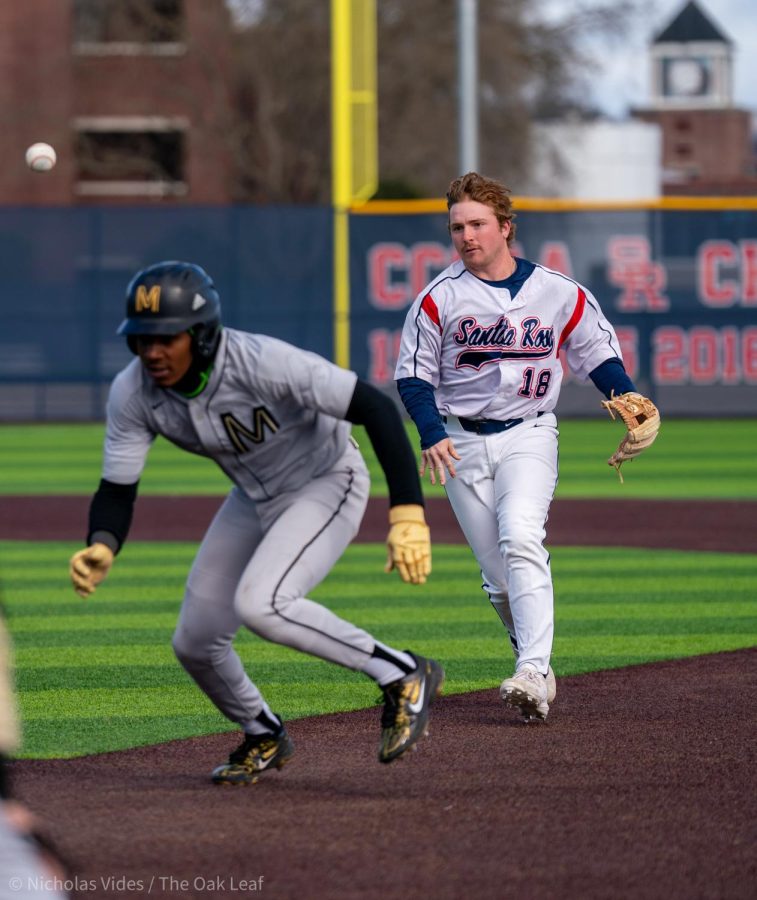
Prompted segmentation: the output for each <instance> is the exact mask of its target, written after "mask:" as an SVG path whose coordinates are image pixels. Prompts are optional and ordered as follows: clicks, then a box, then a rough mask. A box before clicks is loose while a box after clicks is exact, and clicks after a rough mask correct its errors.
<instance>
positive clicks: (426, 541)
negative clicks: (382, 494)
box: [384, 503, 431, 584]
mask: <svg viewBox="0 0 757 900" xmlns="http://www.w3.org/2000/svg"><path fill="white" fill-rule="evenodd" d="M386 546H387V550H388V551H389V555H388V558H387V560H386V567H385V569H384V571H386V572H391V571H392V569H395V568H396V569H397V571H398V572H399V573H400V578H401V579H402V580H403V581H407V582H409V583H410V584H425V583H426V578H427V577H428V576H429V575H430V574H431V534H430V532H429V528H428V525H426V517H425V516H424V514H423V507H422V506H420V505H418V504H416V503H405V504H402V505H400V506H393V507H392V508H391V509H390V510H389V534H388V535H387V538H386Z"/></svg>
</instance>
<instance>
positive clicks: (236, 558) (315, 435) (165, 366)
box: [70, 261, 444, 784]
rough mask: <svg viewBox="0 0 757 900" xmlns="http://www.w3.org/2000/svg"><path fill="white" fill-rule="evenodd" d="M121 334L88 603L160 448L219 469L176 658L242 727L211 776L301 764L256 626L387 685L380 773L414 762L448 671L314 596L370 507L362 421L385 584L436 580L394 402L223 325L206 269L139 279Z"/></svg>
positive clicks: (162, 267) (93, 513)
mask: <svg viewBox="0 0 757 900" xmlns="http://www.w3.org/2000/svg"><path fill="white" fill-rule="evenodd" d="M119 334H123V335H125V336H126V338H127V341H128V343H129V347H130V348H131V349H132V351H133V352H134V353H135V354H136V356H137V358H136V359H134V360H133V361H132V362H131V363H130V364H129V365H128V366H127V367H126V368H125V369H123V370H122V371H121V372H120V373H119V374H118V376H117V377H116V378H115V380H114V382H113V385H112V387H111V390H110V394H109V398H108V404H107V426H106V435H105V447H104V461H103V468H102V479H101V481H100V485H99V487H98V489H97V491H96V493H95V495H94V497H93V499H92V503H91V507H90V515H89V531H88V538H87V546H86V547H85V548H84V549H82V550H80V551H79V552H77V553H76V554H74V556H73V557H72V559H71V570H70V574H71V578H72V581H73V584H74V588H75V589H76V591H77V592H78V593H79V594H81V595H82V596H88V595H89V594H91V593H92V591H94V589H95V588H96V586H97V585H98V584H99V583H100V582H101V581H102V579H103V578H104V577H105V576H106V574H107V573H108V570H109V569H110V566H111V564H112V562H113V559H114V555H115V554H117V553H118V551H119V550H120V548H121V546H122V544H123V542H124V541H125V539H126V536H127V533H128V530H129V526H130V523H131V517H132V510H133V505H134V501H135V499H136V493H137V485H138V482H139V478H140V475H141V473H142V469H143V467H144V465H145V460H146V457H147V454H148V451H149V449H150V446H151V444H152V442H153V440H154V439H155V437H156V435H163V436H164V437H166V438H167V439H168V440H169V441H171V442H172V443H174V444H176V445H177V446H179V447H181V448H183V449H184V450H188V451H189V452H190V453H197V454H199V455H201V456H206V457H210V458H211V459H213V460H214V461H215V462H216V463H218V465H219V466H220V467H221V469H222V470H223V471H224V472H225V473H226V474H227V475H228V477H229V478H230V480H231V481H232V482H233V484H234V487H233V488H232V490H231V493H230V494H229V496H228V497H227V499H226V500H225V502H224V503H223V505H222V506H221V508H220V509H219V511H218V513H217V514H216V516H215V518H214V519H213V522H212V523H211V525H210V527H209V529H208V531H207V534H206V535H205V537H204V539H203V541H202V544H201V546H200V548H199V551H198V553H197V557H196V559H195V561H194V564H193V566H192V569H191V571H190V573H189V577H188V580H187V584H186V591H185V595H184V602H183V605H182V608H181V613H180V616H179V622H178V625H177V628H176V632H175V634H174V638H173V647H174V650H175V652H176V655H177V657H178V659H179V660H180V662H181V663H182V665H183V666H184V668H185V669H186V670H187V672H188V673H189V674H190V675H191V676H192V678H193V679H194V680H195V681H196V682H197V684H198V685H199V687H200V688H201V689H202V690H203V691H204V692H205V694H206V695H207V696H208V697H209V698H210V699H211V700H212V701H213V703H215V705H216V706H217V707H218V709H219V710H220V711H221V712H222V713H223V714H224V715H225V716H226V717H227V718H229V719H230V720H231V721H232V722H236V723H237V724H238V725H239V726H240V728H241V729H242V731H243V732H244V735H243V740H242V743H241V744H240V746H239V747H238V748H237V749H236V750H235V751H234V752H233V753H232V754H231V756H230V758H229V762H228V763H225V764H223V765H220V766H218V768H216V769H215V770H214V772H213V775H212V778H213V781H214V782H215V783H217V784H251V783H254V782H255V781H257V779H258V777H259V776H260V775H261V773H263V772H265V771H267V770H271V769H274V768H281V766H283V765H284V764H285V763H286V762H287V761H288V760H289V759H290V758H291V756H292V754H293V746H292V741H291V739H290V738H289V736H288V734H287V731H286V728H285V726H284V724H283V722H282V721H281V719H280V717H279V716H278V715H276V713H274V712H273V711H272V710H271V709H270V708H269V706H268V704H267V703H266V701H265V699H264V698H263V696H262V695H261V693H260V691H259V690H258V688H257V687H256V686H255V684H254V683H253V682H252V681H251V680H250V678H249V676H248V675H247V673H246V672H245V670H244V668H243V666H242V663H241V660H240V659H239V656H238V655H237V653H236V652H235V650H234V648H233V646H232V640H233V638H234V635H235V634H236V632H237V631H238V629H239V628H240V627H241V626H246V627H247V628H249V629H250V630H251V631H253V632H255V633H256V634H258V635H260V636H261V637H264V638H266V639H268V640H270V641H274V642H276V643H279V644H285V645H286V646H288V647H294V648H296V649H297V650H301V651H303V652H305V653H310V654H313V655H314V656H318V657H320V658H321V659H326V660H330V661H331V662H334V663H339V664H340V665H343V666H346V667H348V668H350V669H354V670H356V671H361V672H364V673H365V674H366V675H367V676H368V677H370V678H372V679H374V680H375V681H376V682H377V684H378V685H379V686H380V687H381V688H382V689H383V693H384V701H385V702H384V710H383V715H382V720H381V725H382V735H381V742H380V748H379V760H380V761H381V762H391V761H392V760H394V759H396V758H397V757H399V756H401V755H402V754H403V753H405V752H406V751H407V750H408V749H409V748H411V747H412V746H413V745H414V744H415V743H416V742H417V740H418V739H419V738H420V737H421V735H423V734H424V733H425V731H426V725H427V719H428V708H429V705H430V703H431V702H432V700H433V699H434V697H435V696H436V695H437V694H438V693H439V692H440V690H441V686H442V683H443V679H444V672H443V669H442V667H441V666H440V665H439V664H438V663H436V662H435V661H434V660H430V659H425V658H423V657H421V656H419V655H417V654H414V653H411V652H409V651H401V650H396V649H394V648H392V647H389V646H387V645H385V644H382V643H381V642H380V641H377V640H376V639H375V638H374V637H372V636H371V635H370V634H368V633H367V632H365V631H363V630H362V629H361V628H358V627H357V626H355V625H352V624H350V623H349V622H346V621H344V620H343V619H341V618H339V617H338V616H336V615H334V613H332V612H331V611H329V610H328V609H326V608H325V607H323V606H321V605H320V604H318V603H314V602H313V601H312V600H309V599H307V594H308V592H309V591H310V590H312V588H313V587H315V586H316V585H317V584H318V583H319V582H320V581H322V580H323V579H324V578H325V577H326V575H327V574H328V573H329V571H330V570H331V568H332V567H333V565H334V564H335V563H336V561H337V560H338V559H339V557H340V556H341V555H342V553H343V551H344V549H345V548H346V547H347V545H348V544H349V543H350V541H351V540H352V539H353V538H354V537H355V535H356V533H357V531H358V528H359V525H360V521H361V519H362V516H363V512H364V510H365V507H366V503H367V500H368V492H369V478H368V472H367V469H366V466H365V463H364V461H363V458H362V456H361V454H360V452H359V450H358V449H357V445H356V444H355V442H354V441H353V440H352V438H351V436H350V423H351V422H352V423H358V424H364V425H365V427H366V430H367V432H368V435H369V438H370V440H371V442H372V444H373V446H374V449H375V451H376V455H377V457H378V460H379V462H380V464H381V466H382V468H383V470H384V473H385V475H386V478H387V483H388V487H389V504H390V508H389V524H390V530H389V536H388V538H387V545H388V550H389V560H388V562H387V571H390V570H391V569H392V568H397V569H398V571H399V574H400V576H401V577H402V578H403V579H404V580H405V581H408V582H412V583H414V584H422V583H424V582H425V580H426V576H427V575H428V574H429V572H430V569H431V548H430V540H429V531H428V527H427V526H426V523H425V518H424V511H423V505H422V504H423V499H422V493H421V486H420V480H419V478H418V473H417V471H416V464H415V457H414V454H413V451H412V448H411V447H410V444H409V441H408V440H407V436H406V434H405V430H404V426H403V424H402V420H401V417H400V415H399V413H398V412H397V409H396V407H395V405H394V403H393V402H392V401H391V400H390V399H388V398H386V397H384V396H383V395H382V394H381V393H380V392H379V391H377V390H376V389H375V388H373V387H371V386H370V385H368V384H366V383H365V382H363V381H361V380H359V379H358V378H357V376H356V374H355V373H354V372H350V371H347V370H345V369H341V368H339V367H338V366H335V365H333V364H332V363H330V362H328V361H326V360H325V359H323V358H322V357H320V356H317V355H316V354H313V353H309V352H305V351H303V350H300V349H298V348H296V347H293V346H290V345H289V344H286V343H283V342H282V341H279V340H275V339H274V338H271V337H266V336H263V335H258V334H249V333H246V332H241V331H235V330H232V329H229V328H226V329H223V328H222V326H221V310H220V300H219V296H218V293H217V291H216V289H215V287H214V285H213V282H212V281H211V279H210V277H209V276H208V275H207V273H206V272H205V271H204V270H203V269H201V268H200V267H199V266H196V265H192V264H191V263H182V262H174V261H169V262H163V263H158V264H156V265H153V266H150V267H149V268H147V269H144V270H143V271H141V272H139V273H138V274H137V275H136V276H135V278H134V279H133V280H132V281H131V283H130V285H129V287H128V289H127V298H126V318H125V320H124V322H123V323H122V324H121V326H120V328H119Z"/></svg>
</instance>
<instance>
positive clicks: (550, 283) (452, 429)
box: [395, 172, 635, 720]
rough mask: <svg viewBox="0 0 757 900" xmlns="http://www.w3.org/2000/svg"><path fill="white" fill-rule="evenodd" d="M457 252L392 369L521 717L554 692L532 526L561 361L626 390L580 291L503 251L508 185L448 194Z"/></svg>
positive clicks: (544, 500)
mask: <svg viewBox="0 0 757 900" xmlns="http://www.w3.org/2000/svg"><path fill="white" fill-rule="evenodd" d="M447 206H448V209H449V230H450V234H451V237H452V241H453V244H454V247H455V250H456V251H457V254H458V255H459V257H460V258H459V260H458V261H455V262H453V263H452V265H451V266H449V267H448V268H447V269H445V270H444V271H443V272H442V273H441V274H440V275H439V276H438V277H437V278H435V279H434V280H433V281H432V282H431V283H430V284H429V285H427V286H426V287H425V288H424V289H423V290H422V291H421V293H420V294H419V295H418V297H417V298H416V300H415V302H414V303H413V305H412V307H411V308H410V310H409V311H408V314H407V318H406V320H405V325H404V328H403V331H402V341H401V347H400V354H399V360H398V363H397V369H396V373H395V377H396V379H397V386H398V389H399V392H400V396H401V397H402V401H403V403H404V404H405V407H406V409H407V410H408V412H409V414H410V416H411V417H412V418H413V420H414V422H415V424H416V426H417V428H418V432H419V434H420V440H421V450H422V464H421V476H423V475H424V474H425V471H426V469H428V470H429V473H430V479H431V482H432V483H434V484H435V483H436V478H438V479H439V481H440V483H441V484H443V485H445V489H446V492H447V496H448V497H449V500H450V503H451V504H452V508H453V510H454V512H455V515H456V517H457V519H458V521H459V523H460V526H461V528H462V530H463V533H464V534H465V537H466V539H467V540H468V542H469V543H470V546H471V548H472V550H473V553H474V554H475V556H476V559H477V561H478V563H479V565H480V566H481V574H482V577H483V588H484V590H485V591H486V592H487V594H488V595H489V599H490V600H491V603H492V605H493V606H494V609H495V610H496V612H497V613H498V615H499V617H500V619H501V620H502V622H503V624H504V626H505V628H506V629H507V631H508V634H509V636H510V641H511V643H512V646H513V649H514V652H515V659H516V663H515V674H514V675H513V677H511V678H507V679H506V680H505V681H504V682H503V683H502V686H501V688H500V696H501V697H502V699H503V700H504V701H505V702H506V703H507V704H509V705H511V706H514V707H516V708H517V709H519V710H520V712H521V713H522V715H523V716H524V717H525V718H526V719H529V720H530V719H542V720H543V719H545V718H546V716H547V713H548V711H549V704H550V703H551V702H552V701H553V700H554V699H555V696H556V692H557V691H556V684H555V677H554V673H553V671H552V668H551V666H550V655H551V652H552V638H553V630H554V629H553V621H554V616H553V592H552V577H551V573H550V566H549V554H548V552H547V551H546V549H545V548H544V539H545V536H546V532H545V523H546V521H547V515H548V512H549V506H550V503H551V501H552V496H553V494H554V491H555V487H556V485H557V438H558V431H557V420H556V418H555V414H554V409H555V405H556V404H557V399H558V396H559V393H560V383H561V381H562V366H561V361H560V355H562V356H564V358H565V359H566V361H567V363H568V365H569V366H570V368H571V370H572V371H573V372H574V373H575V374H576V375H577V376H578V377H579V378H581V379H584V380H585V379H587V378H591V379H592V380H593V381H594V383H595V384H596V385H597V387H598V388H599V389H600V390H601V391H602V392H603V393H605V394H606V396H608V397H610V396H611V395H613V392H614V393H615V394H623V393H625V392H628V391H634V390H635V389H634V386H633V384H632V383H631V380H630V379H629V377H628V375H627V374H626V371H625V369H624V367H623V363H622V357H621V351H620V346H619V344H618V340H617V337H616V335H615V332H614V330H613V328H612V326H611V325H610V323H609V322H608V321H607V319H606V318H605V317H604V315H603V314H602V311H601V309H600V308H599V304H598V303H597V301H596V300H595V299H594V297H593V296H592V295H591V293H590V292H589V291H588V290H587V289H586V288H585V287H583V286H582V285H580V284H578V283H577V282H575V281H573V280H572V279H570V278H566V277H565V276H564V275H561V274H559V273H557V272H552V271H550V270H549V269H545V268H543V267H542V266H539V265H536V264H534V263H532V262H529V261H528V260H525V259H519V258H515V257H513V256H512V254H511V253H510V249H509V245H510V243H511V242H512V240H513V238H514V236H515V225H514V223H513V218H514V213H513V211H512V204H511V200H510V196H509V192H508V190H507V188H505V187H503V186H502V185H501V184H499V183H498V182H496V181H492V180H490V179H487V178H484V177H483V176H481V175H479V174H477V173H475V172H471V173H468V174H467V175H465V176H463V177H461V178H458V179H456V180H455V181H453V182H452V184H451V185H450V189H449V192H448V194H447Z"/></svg>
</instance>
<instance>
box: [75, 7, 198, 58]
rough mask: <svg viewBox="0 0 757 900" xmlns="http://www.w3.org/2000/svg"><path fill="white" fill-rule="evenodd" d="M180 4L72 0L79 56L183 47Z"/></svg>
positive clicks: (163, 50)
mask: <svg viewBox="0 0 757 900" xmlns="http://www.w3.org/2000/svg"><path fill="white" fill-rule="evenodd" d="M183 6H184V4H183V0H74V49H75V51H76V52H77V53H80V54H99V55H112V54H119V53H123V54H130V53H137V52H143V53H150V52H170V48H177V47H182V46H183V41H184V9H183Z"/></svg>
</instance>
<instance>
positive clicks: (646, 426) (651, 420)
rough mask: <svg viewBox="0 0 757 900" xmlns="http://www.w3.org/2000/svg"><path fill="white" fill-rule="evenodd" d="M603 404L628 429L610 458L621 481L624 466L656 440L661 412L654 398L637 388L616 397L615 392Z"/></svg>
mask: <svg viewBox="0 0 757 900" xmlns="http://www.w3.org/2000/svg"><path fill="white" fill-rule="evenodd" d="M602 406H604V408H605V409H606V410H607V412H608V413H609V414H610V418H611V419H615V418H616V416H617V417H618V418H620V419H621V421H622V422H623V424H624V425H625V426H626V428H627V429H628V430H627V431H626V433H625V434H624V435H623V440H622V441H621V442H620V445H619V447H618V449H617V450H616V451H615V452H614V453H613V455H612V456H611V457H610V458H609V459H608V460H607V465H608V466H612V467H613V468H614V469H615V471H616V472H617V473H618V478H620V481H621V483H622V482H623V475H622V473H621V471H620V467H621V465H623V463H624V462H625V461H626V460H629V459H635V458H636V457H637V456H638V455H639V454H640V453H641V452H642V450H646V449H647V447H650V446H651V445H652V444H653V443H654V441H655V438H656V437H657V434H658V432H659V431H660V411H659V410H658V409H657V407H656V406H655V405H654V403H652V401H651V400H649V399H648V398H647V397H644V396H643V395H642V394H637V393H636V392H635V391H628V393H626V394H620V395H619V396H617V397H616V396H615V394H614V393H613V395H612V396H611V397H610V399H609V400H603V401H602Z"/></svg>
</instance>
